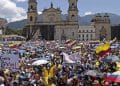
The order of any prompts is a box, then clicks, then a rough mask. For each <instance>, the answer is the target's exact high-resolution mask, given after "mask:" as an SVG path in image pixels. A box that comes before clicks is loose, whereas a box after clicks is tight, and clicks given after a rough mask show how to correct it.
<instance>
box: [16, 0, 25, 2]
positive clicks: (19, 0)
mask: <svg viewBox="0 0 120 86" xmlns="http://www.w3.org/2000/svg"><path fill="white" fill-rule="evenodd" d="M15 1H16V2H25V1H27V0H15Z"/></svg>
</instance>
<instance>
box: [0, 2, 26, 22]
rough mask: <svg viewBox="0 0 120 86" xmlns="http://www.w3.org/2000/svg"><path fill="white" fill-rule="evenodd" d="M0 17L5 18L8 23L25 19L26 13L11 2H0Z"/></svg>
mask: <svg viewBox="0 0 120 86" xmlns="http://www.w3.org/2000/svg"><path fill="white" fill-rule="evenodd" d="M17 1H18V0H17ZM19 1H20V0H19ZM21 1H23V0H21ZM0 17H2V18H6V19H7V20H8V22H12V21H17V20H21V19H24V18H26V11H25V9H23V8H22V7H18V6H17V5H16V3H15V2H14V1H13V0H0Z"/></svg>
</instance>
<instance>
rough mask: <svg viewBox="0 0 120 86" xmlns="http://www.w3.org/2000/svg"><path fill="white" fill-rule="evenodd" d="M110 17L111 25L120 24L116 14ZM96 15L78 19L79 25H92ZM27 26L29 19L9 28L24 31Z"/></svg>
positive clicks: (9, 24) (10, 24)
mask: <svg viewBox="0 0 120 86" xmlns="http://www.w3.org/2000/svg"><path fill="white" fill-rule="evenodd" d="M101 15H104V13H101ZM108 15H109V16H110V20H111V25H118V24H120V16H119V15H116V14H112V13H108ZM67 16H68V15H67V14H65V15H62V19H64V20H66V18H67ZM94 16H95V15H94V14H92V15H86V16H82V17H80V16H79V17H78V20H79V24H80V25H81V26H84V25H90V23H91V20H92V18H93V17H94ZM38 18H39V21H42V19H43V18H42V15H39V17H38ZM26 24H27V19H24V20H21V21H15V22H10V23H8V27H9V28H11V29H22V28H23V27H24V26H25V25H26Z"/></svg>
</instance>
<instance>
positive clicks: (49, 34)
mask: <svg viewBox="0 0 120 86" xmlns="http://www.w3.org/2000/svg"><path fill="white" fill-rule="evenodd" d="M68 3H69V8H68V14H67V16H66V17H63V16H62V14H61V13H62V11H61V10H60V8H54V6H53V4H52V3H51V5H50V7H49V8H48V9H44V10H43V11H42V14H41V17H39V16H38V11H37V1H36V0H28V12H27V21H28V22H27V25H26V26H25V28H24V30H23V31H24V32H23V33H24V34H23V35H24V36H25V37H26V38H27V39H28V40H29V39H45V40H66V39H73V40H78V39H80V38H79V36H80V33H79V31H80V29H81V26H80V25H79V23H78V7H77V3H78V0H68ZM99 18H100V16H99ZM99 18H98V17H95V18H94V19H93V20H92V23H91V26H92V27H94V28H93V29H94V30H93V31H94V33H93V32H92V34H93V35H95V36H94V39H97V40H99V39H100V35H103V34H104V37H106V38H107V39H111V37H110V32H109V31H110V27H109V25H110V22H109V21H108V20H109V19H108V16H106V17H105V18H106V19H105V21H103V20H100V19H99ZM99 20H100V21H99ZM106 21H107V22H106ZM91 26H87V28H89V27H90V28H91ZM83 28H85V29H86V26H85V27H84V26H82V29H83ZM101 29H102V30H101ZM97 30H98V31H97ZM100 30H101V33H100ZM103 30H104V31H103ZM108 35H109V36H108ZM82 39H83V38H82ZM92 39H93V38H92Z"/></svg>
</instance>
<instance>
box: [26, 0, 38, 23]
mask: <svg viewBox="0 0 120 86" xmlns="http://www.w3.org/2000/svg"><path fill="white" fill-rule="evenodd" d="M37 15H38V14H37V1H36V0H28V12H27V19H28V23H29V24H33V23H35V22H36V20H37Z"/></svg>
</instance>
